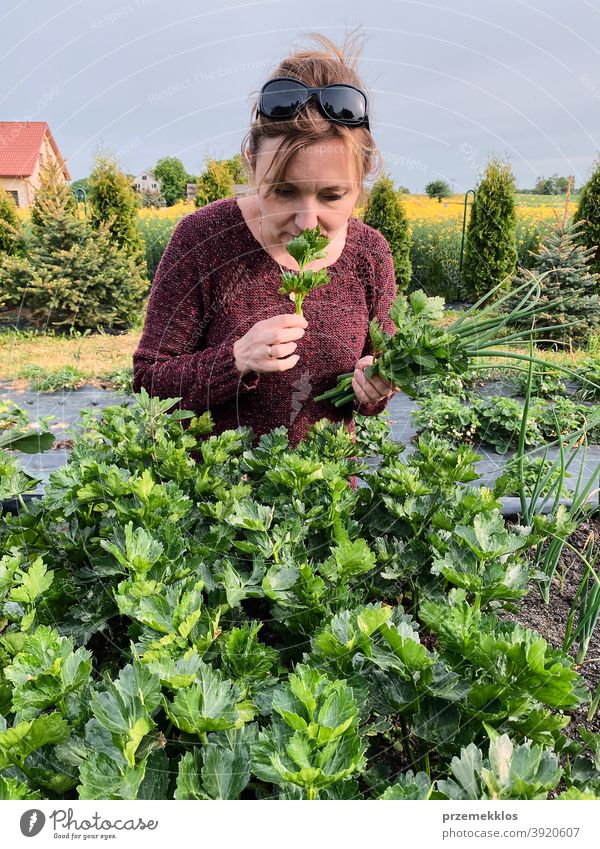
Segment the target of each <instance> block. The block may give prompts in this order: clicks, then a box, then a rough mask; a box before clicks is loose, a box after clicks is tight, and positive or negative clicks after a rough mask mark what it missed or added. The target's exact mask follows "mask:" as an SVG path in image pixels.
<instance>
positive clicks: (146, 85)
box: [0, 0, 600, 192]
mask: <svg viewBox="0 0 600 849" xmlns="http://www.w3.org/2000/svg"><path fill="white" fill-rule="evenodd" d="M355 27H361V28H362V31H363V32H364V33H365V36H366V38H365V41H364V47H363V52H362V58H361V63H360V66H359V71H360V74H361V76H362V78H363V80H364V82H365V84H366V85H367V86H368V87H369V89H370V90H371V92H372V94H373V102H372V108H371V128H372V131H373V133H374V136H375V140H376V142H377V144H378V146H379V148H380V150H381V152H382V155H383V158H384V162H385V164H386V167H387V168H388V170H389V172H390V174H391V176H392V177H393V179H394V181H395V182H396V184H399V185H405V186H408V188H409V189H410V190H411V191H413V192H422V191H423V188H424V186H425V184H426V183H427V182H429V181H430V180H432V179H436V178H443V179H445V180H447V181H448V182H449V183H453V186H454V189H455V191H461V192H462V191H465V190H466V189H468V188H470V187H472V186H473V185H474V184H475V183H476V181H477V178H478V175H479V174H480V172H481V169H482V168H483V167H485V163H486V161H487V158H488V156H489V155H490V154H491V153H497V154H501V155H507V156H508V157H509V158H510V161H511V163H512V167H513V171H514V173H515V175H516V177H517V183H518V185H519V186H521V187H527V186H532V185H533V184H534V182H535V180H536V178H537V177H538V175H542V174H543V175H546V176H548V175H551V174H553V173H554V172H556V173H558V174H563V175H565V176H566V175H568V174H573V175H574V176H575V180H576V183H577V185H580V184H581V182H582V181H584V180H585V179H586V176H588V175H589V171H590V168H591V166H592V164H593V162H594V160H595V159H596V158H597V157H598V155H599V150H600V0H595V2H590V0H570V2H568V3H567V2H564V0H503V2H498V0H439V2H431V3H430V2H420V0H362V2H359V1H358V0H252V2H244V0H199V2H198V1H197V0H196V2H195V1H194V0H70V2H69V1H68V0H52V2H51V3H49V2H44V0H0V32H1V33H2V39H1V44H2V46H1V48H0V51H1V53H0V120H3V121H19V120H30V121H47V122H48V124H49V126H50V129H51V130H52V132H53V134H54V137H55V139H56V141H57V144H58V146H59V148H60V150H61V152H62V154H63V156H64V157H65V158H66V160H67V164H68V167H69V170H70V172H71V175H72V178H73V179H77V178H79V177H84V176H86V175H87V174H88V173H89V171H90V169H91V168H92V164H93V156H94V153H95V151H96V150H97V149H98V148H99V147H104V148H109V149H110V150H112V151H113V152H114V153H116V154H117V156H118V159H119V161H120V163H121V165H122V167H123V168H124V169H125V170H126V171H128V172H130V173H139V172H140V171H142V170H144V169H146V168H150V167H152V166H153V165H154V164H155V163H156V161H157V160H158V159H159V158H161V157H163V156H178V157H180V158H181V159H182V161H183V163H184V165H185V166H186V168H187V169H188V171H190V172H191V173H199V172H200V171H201V170H202V167H203V163H204V161H205V157H206V156H207V155H212V156H215V157H216V158H224V157H230V156H233V155H234V154H235V153H237V152H238V151H239V149H240V144H241V141H242V138H243V136H244V134H245V132H246V131H247V129H248V126H249V121H250V110H251V102H252V96H253V94H254V92H255V91H256V90H257V89H258V88H259V87H260V85H261V84H262V82H263V81H264V79H265V78H266V77H267V75H268V74H269V73H270V72H271V71H272V70H273V69H274V68H275V67H276V64H277V63H278V61H279V60H280V59H281V58H282V57H283V56H285V55H286V53H287V52H288V51H289V50H291V49H292V48H294V47H298V46H300V45H302V44H304V43H305V41H304V40H303V39H302V37H301V36H302V34H303V33H304V32H309V31H318V32H322V33H323V34H325V35H327V36H328V37H329V38H331V39H332V40H333V41H335V42H337V43H340V42H341V40H342V39H343V35H344V32H345V31H346V30H351V29H353V28H355Z"/></svg>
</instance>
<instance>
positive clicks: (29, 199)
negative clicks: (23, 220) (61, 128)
mask: <svg viewBox="0 0 600 849" xmlns="http://www.w3.org/2000/svg"><path fill="white" fill-rule="evenodd" d="M50 160H55V161H57V162H60V163H61V165H62V175H63V177H64V178H65V181H66V180H70V179H71V175H70V174H69V171H68V169H67V166H66V164H65V160H64V158H63V156H62V154H61V152H60V150H59V149H58V145H57V144H56V142H55V140H54V136H53V135H52V133H51V132H50V127H49V126H48V124H47V122H46V121H0V187H2V188H3V189H6V191H7V192H9V194H11V195H12V196H13V197H14V199H15V202H16V204H17V206H19V207H26V206H31V204H32V203H33V201H34V198H35V193H36V191H37V189H38V187H39V184H40V166H41V165H42V164H48V163H49V162H50Z"/></svg>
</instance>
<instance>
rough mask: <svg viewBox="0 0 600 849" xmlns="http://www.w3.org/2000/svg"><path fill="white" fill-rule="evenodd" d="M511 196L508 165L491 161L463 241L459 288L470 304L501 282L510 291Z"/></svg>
mask: <svg viewBox="0 0 600 849" xmlns="http://www.w3.org/2000/svg"><path fill="white" fill-rule="evenodd" d="M514 194H515V178H514V176H513V174H512V171H511V168H510V164H509V163H508V162H502V161H501V160H499V159H498V158H496V157H492V158H491V159H490V161H489V162H488V165H487V167H486V169H485V172H484V174H483V177H482V179H481V181H480V183H479V186H478V188H477V190H476V194H475V200H474V201H473V204H472V206H471V217H470V219H469V226H468V229H467V235H466V239H465V253H464V260H463V267H462V274H461V284H462V288H463V290H464V293H465V295H466V297H467V298H469V299H470V300H477V299H479V298H480V297H481V296H482V295H484V294H485V293H486V292H489V290H490V289H493V288H494V286H497V285H498V284H499V283H500V282H501V281H505V288H506V289H509V288H510V281H511V278H512V275H513V274H514V271H515V268H516V265H517V237H516V220H517V219H516V213H515V201H514ZM498 294H499V293H498Z"/></svg>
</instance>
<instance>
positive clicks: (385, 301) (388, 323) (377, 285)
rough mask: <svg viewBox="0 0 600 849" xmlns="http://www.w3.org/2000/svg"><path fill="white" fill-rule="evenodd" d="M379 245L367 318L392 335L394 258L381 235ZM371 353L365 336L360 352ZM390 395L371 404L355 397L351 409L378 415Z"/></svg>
mask: <svg viewBox="0 0 600 849" xmlns="http://www.w3.org/2000/svg"><path fill="white" fill-rule="evenodd" d="M379 244H380V245H381V249H380V256H379V261H378V262H377V264H376V269H375V275H374V285H373V286H369V287H368V290H367V300H368V303H369V320H371V319H373V318H377V319H378V320H379V324H380V325H381V327H382V328H383V330H385V332H386V333H387V334H388V336H393V335H394V333H395V332H396V325H395V324H394V322H393V321H392V320H391V318H390V317H389V311H390V307H391V306H392V302H393V301H394V298H395V297H396V295H397V287H396V275H395V272H394V259H393V257H392V252H391V250H390V247H389V245H388V243H387V242H386V241H385V239H384V238H383V236H382V237H381V242H380V243H379ZM372 354H373V346H372V344H371V337H370V336H367V341H366V342H365V347H364V349H363V352H362V355H361V356H362V357H366V356H369V355H372ZM392 394H393V393H392ZM390 398H391V395H390V396H389V397H388V398H382V399H381V401H377V402H375V403H373V404H361V403H360V402H359V401H358V399H357V398H355V399H354V400H353V401H352V409H353V410H354V412H355V413H358V414H359V415H361V416H378V415H379V414H380V413H382V412H383V411H384V410H385V408H386V407H387V405H388V402H389V400H390Z"/></svg>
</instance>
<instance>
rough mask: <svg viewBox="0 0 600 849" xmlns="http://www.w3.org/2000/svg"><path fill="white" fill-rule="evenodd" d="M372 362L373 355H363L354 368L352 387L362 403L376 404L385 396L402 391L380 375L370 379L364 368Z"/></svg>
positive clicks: (388, 396) (389, 396)
mask: <svg viewBox="0 0 600 849" xmlns="http://www.w3.org/2000/svg"><path fill="white" fill-rule="evenodd" d="M372 362H373V357H371V356H367V357H361V359H360V360H359V361H358V362H357V363H356V366H355V368H354V377H353V378H352V389H353V390H354V394H355V395H356V397H357V399H358V401H359V402H360V403H361V404H375V403H377V402H378V401H382V400H383V399H384V398H391V396H392V395H393V394H394V392H399V391H400V390H399V388H398V387H397V386H394V385H393V384H391V383H388V382H387V380H385V379H384V378H383V377H380V376H379V375H376V376H375V377H372V378H370V379H369V378H368V377H367V376H366V374H365V372H364V369H366V367H367V366H370V365H371V363H372Z"/></svg>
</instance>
